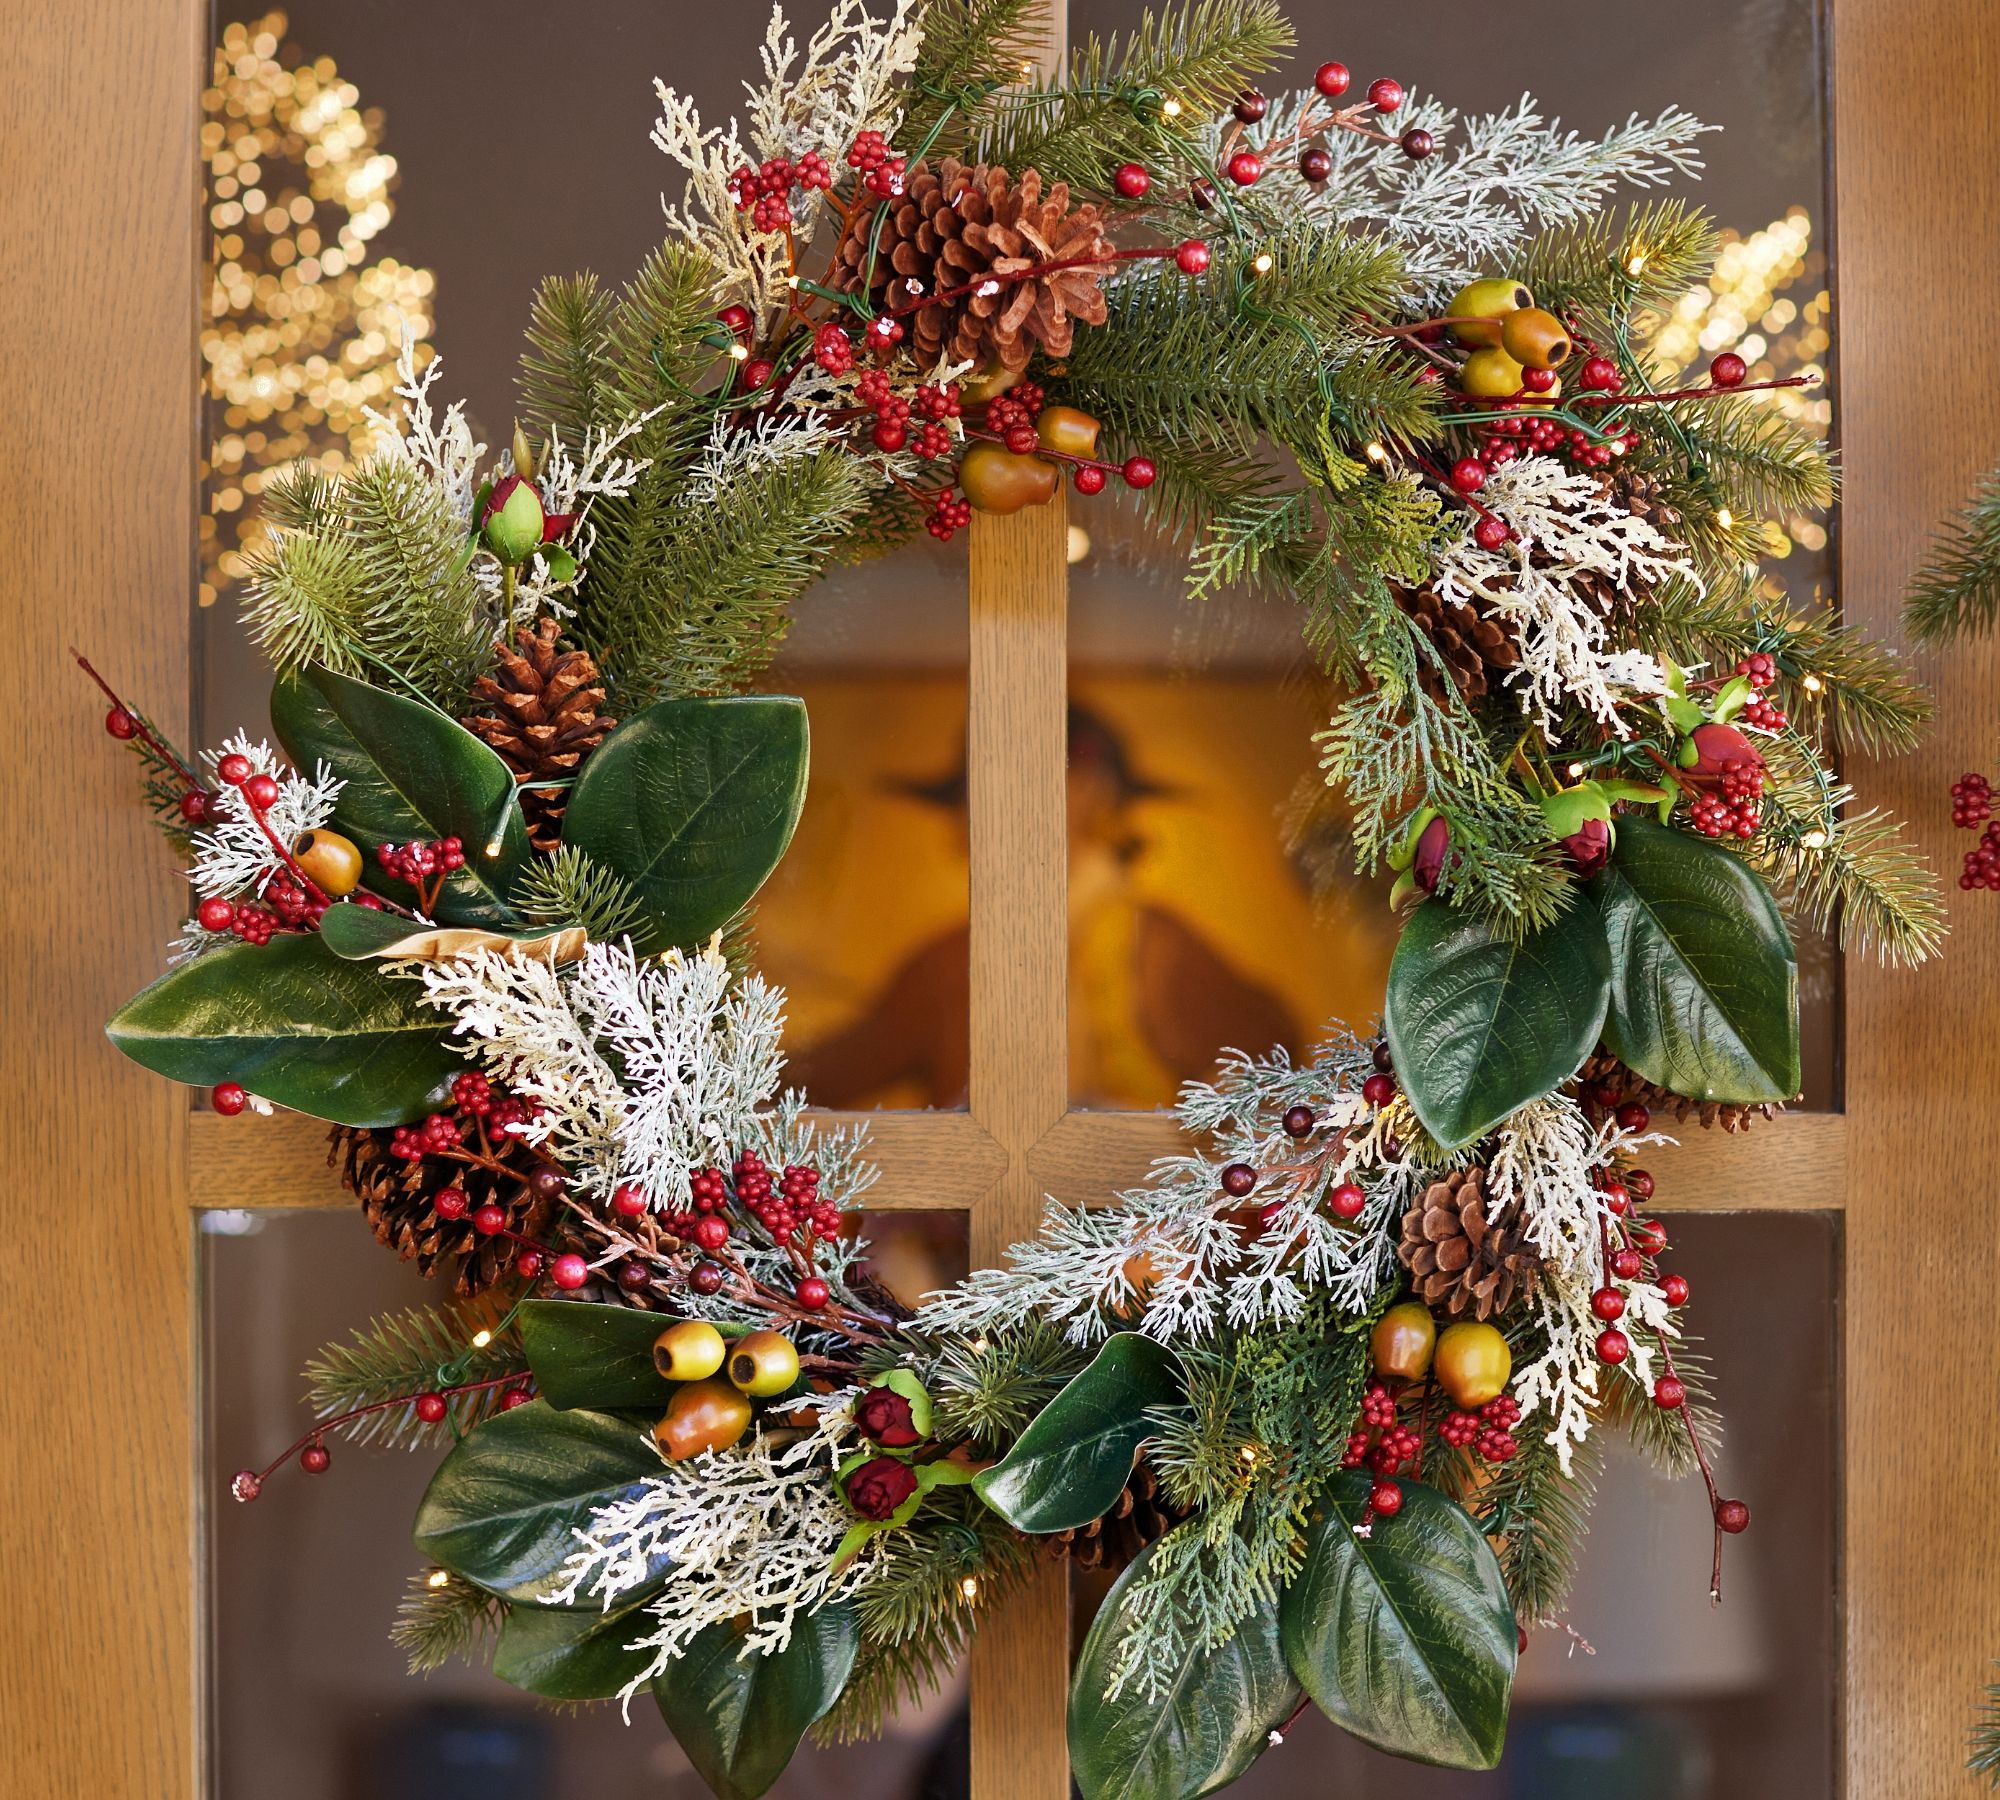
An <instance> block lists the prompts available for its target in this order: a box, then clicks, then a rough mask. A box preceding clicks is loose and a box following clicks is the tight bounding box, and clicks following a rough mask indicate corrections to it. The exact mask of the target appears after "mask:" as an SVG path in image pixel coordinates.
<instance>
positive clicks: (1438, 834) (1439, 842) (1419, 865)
mask: <svg viewBox="0 0 2000 1800" xmlns="http://www.w3.org/2000/svg"><path fill="white" fill-rule="evenodd" d="M1450 850H1451V824H1450V822H1449V821H1448V820H1447V819H1446V818H1445V817H1444V816H1443V814H1439V815H1438V817H1437V818H1435V819H1433V820H1432V821H1431V822H1430V823H1429V824H1428V825H1426V826H1425V827H1424V828H1423V831H1422V833H1421V834H1420V835H1419V836H1418V838H1417V854H1416V857H1415V858H1414V860H1413V861H1412V862H1411V864H1410V875H1411V878H1412V879H1413V880H1414V881H1415V882H1416V884H1417V886H1418V887H1420V888H1422V889H1423V891H1424V892H1425V893H1427V894H1434V893H1436V892H1437V884H1438V877H1439V876H1440V875H1442V874H1443V873H1444V859H1445V857H1446V856H1447V855H1448V854H1449V853H1450Z"/></svg>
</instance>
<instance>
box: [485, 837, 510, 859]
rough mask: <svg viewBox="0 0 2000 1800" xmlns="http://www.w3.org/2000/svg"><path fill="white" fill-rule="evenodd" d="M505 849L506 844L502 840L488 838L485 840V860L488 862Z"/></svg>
mask: <svg viewBox="0 0 2000 1800" xmlns="http://www.w3.org/2000/svg"><path fill="white" fill-rule="evenodd" d="M506 847H507V843H506V840H505V839H504V838H488V839H487V840H486V856H487V860H488V861H489V862H490V861H491V860H492V859H493V858H494V857H496V856H498V855H499V854H500V852H501V851H502V850H504V849H506Z"/></svg>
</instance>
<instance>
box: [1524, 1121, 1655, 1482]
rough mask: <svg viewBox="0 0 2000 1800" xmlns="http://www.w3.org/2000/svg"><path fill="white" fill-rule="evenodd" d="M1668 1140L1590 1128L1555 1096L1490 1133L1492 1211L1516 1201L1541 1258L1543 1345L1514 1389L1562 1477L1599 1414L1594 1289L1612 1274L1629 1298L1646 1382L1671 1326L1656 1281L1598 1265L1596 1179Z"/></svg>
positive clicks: (1600, 1225)
mask: <svg viewBox="0 0 2000 1800" xmlns="http://www.w3.org/2000/svg"><path fill="white" fill-rule="evenodd" d="M1670 1141H1671V1140H1669V1139H1668V1138H1666V1137H1664V1136H1663V1135H1661V1134H1660V1133H1657V1132H1651V1133H1646V1134H1644V1135H1640V1134H1635V1133H1632V1132H1628V1131H1624V1130H1622V1129H1620V1128H1619V1127H1618V1126H1617V1125H1616V1124H1615V1123H1613V1122H1609V1121H1607V1122H1606V1123H1605V1124H1604V1125H1602V1126H1597V1127H1593V1126H1592V1125H1591V1124H1590V1122H1589V1121H1588V1120H1587V1119H1586V1118H1585V1117H1584V1115H1583V1109H1582V1108H1581V1107H1580V1106H1578V1104H1577V1103H1576V1102H1575V1101H1574V1100H1573V1099H1570V1098H1569V1097H1568V1096H1566V1095H1560V1094H1552V1095H1546V1096H1544V1097H1543V1098H1542V1099H1539V1100H1532V1101H1530V1102H1529V1103H1528V1104H1527V1105H1526V1106H1524V1107H1522V1108H1521V1109H1520V1110H1519V1111H1518V1112H1515V1113H1512V1114H1510V1115H1509V1116H1508V1117H1507V1119H1506V1120H1504V1121H1503V1122H1502V1123H1501V1125H1500V1127H1499V1129H1498V1131H1497V1132H1496V1133H1495V1145H1494V1150H1493V1154H1492V1156H1491V1158H1490V1159H1489V1161H1488V1163H1487V1167H1486V1192H1487V1196H1488V1200H1487V1211H1488V1215H1489V1216H1490V1217H1497V1216H1498V1215H1499V1214H1500V1213H1501V1212H1503V1211H1506V1210H1509V1209H1511V1208H1513V1207H1515V1206H1518V1207H1519V1208H1520V1216H1521V1224H1522V1229H1523V1231H1524V1232H1525V1233H1526V1235H1527V1237H1528V1239H1529V1240H1530V1242H1532V1243H1533V1244H1534V1246H1535V1248H1536V1250H1537V1251H1539V1252H1540V1254H1541V1258H1542V1264H1541V1267H1540V1269H1539V1270H1538V1271H1537V1272H1536V1275H1535V1306H1536V1309H1537V1312H1538V1314H1539V1323H1540V1327H1541V1333H1542V1335H1543V1337H1544V1338H1545V1340H1546V1348H1545V1349H1544V1350H1543V1353H1542V1354H1541V1355H1540V1356H1538V1357H1536V1358H1535V1359H1534V1360H1533V1361H1532V1362H1530V1363H1528V1364H1527V1365H1526V1366H1525V1367H1523V1368H1521V1369H1519V1370H1517V1371H1516V1372H1515V1376H1514V1385H1513V1394H1514V1398H1515V1399H1516V1400H1517V1401H1518V1402H1519V1403H1520V1406H1521V1415H1522V1417H1523V1419H1524V1420H1526V1419H1533V1418H1535V1417H1536V1415H1538V1414H1539V1415H1540V1418H1541V1420H1542V1421H1543V1422H1544V1423H1545V1426H1546V1429H1545V1432H1544V1436H1545V1438H1546V1440H1547V1442H1548V1443H1549V1444H1551V1445H1552V1446H1553V1447H1554V1449H1555V1452H1556V1457H1557V1460H1558V1461H1559V1462H1560V1463H1561V1465H1562V1470H1563V1473H1564V1474H1565V1475H1567V1474H1568V1473H1569V1472H1570V1467H1571V1460H1572V1458H1573V1456H1574V1454H1575V1450H1576V1446H1577V1445H1578V1444H1579V1443H1581V1442H1582V1441H1583V1439H1584V1438H1585V1436H1586V1435H1588V1433H1589V1431H1590V1428H1591V1425H1592V1422H1593V1420H1594V1419H1595V1416H1596V1404H1597V1399H1598V1373H1599V1368H1600V1365H1599V1363H1598V1360H1597V1351H1596V1343H1597V1335H1598V1333H1599V1332H1600V1331H1602V1330H1603V1329H1604V1325H1603V1321H1602V1320H1600V1319H1599V1318H1598V1317H1597V1316H1596V1314H1594V1313H1593V1312H1592V1311H1591V1309H1590V1297H1591V1295H1592V1293H1593V1292H1595V1290H1596V1289H1597V1288H1598V1287H1599V1286H1600V1285H1603V1284H1605V1283H1606V1282H1608V1283H1609V1284H1610V1285H1611V1286H1613V1287H1616V1288H1617V1289H1618V1290H1619V1292H1620V1293H1622V1294H1623V1295H1624V1296H1625V1315H1624V1317H1623V1318H1622V1319H1621V1320H1620V1321H1619V1325H1620V1329H1621V1330H1623V1331H1624V1332H1625V1335H1626V1337H1627V1338H1628V1339H1629V1340H1630V1342H1631V1346H1632V1357H1631V1363H1630V1367H1631V1370H1632V1373H1633V1375H1634V1376H1635V1377H1636V1379H1637V1380H1638V1381H1639V1382H1640V1383H1641V1384H1642V1385H1643V1386H1646V1387H1650V1386H1651V1385H1652V1380H1653V1361H1654V1357H1655V1354H1656V1346H1657V1344H1658V1341H1659V1339H1660V1338H1661V1337H1662V1336H1672V1335H1674V1333H1675V1331H1676V1329H1677V1328H1676V1326H1675V1325H1674V1322H1673V1311H1672V1308H1670V1307H1669V1306H1668V1305H1667V1303H1666V1298H1665V1296H1664V1295H1663V1294H1662V1293H1661V1292H1660V1290H1659V1289H1658V1288H1657V1287H1655V1286H1653V1285H1652V1284H1651V1283H1649V1282H1645V1281H1620V1280H1618V1279H1617V1278H1615V1277H1613V1276H1611V1275H1610V1274H1609V1273H1608V1272H1607V1271H1606V1270H1605V1269H1604V1267H1603V1243H1604V1234H1605V1233H1606V1232H1607V1231H1608V1230H1609V1229H1610V1228H1611V1227H1612V1225H1613V1224H1614V1222H1615V1221H1614V1218H1613V1215H1612V1214H1611V1212H1610V1211H1609V1209H1608V1208H1607V1207H1606V1206H1605V1204H1604V1194H1603V1191H1602V1189H1600V1188H1599V1187H1598V1186H1597V1185H1596V1178H1597V1176H1598V1175H1599V1174H1600V1172H1601V1171H1603V1170H1605V1169H1607V1168H1609V1167H1610V1166H1611V1164H1612V1162H1613V1160H1614V1158H1616V1157H1619V1156H1624V1155H1629V1154H1631V1153H1632V1152H1633V1151H1635V1150H1637V1149H1638V1148H1639V1147H1640V1146H1641V1145H1643V1144H1658V1143H1667V1142H1670Z"/></svg>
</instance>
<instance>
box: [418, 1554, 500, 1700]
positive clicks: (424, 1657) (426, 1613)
mask: <svg viewBox="0 0 2000 1800" xmlns="http://www.w3.org/2000/svg"><path fill="white" fill-rule="evenodd" d="M439 1576H443V1577H444V1579H443V1580H442V1581H440V1580H438V1579H437V1577H439ZM506 1617H507V1603H506V1602H505V1601H504V1600H502V1599H500V1597H499V1596H498V1595H496V1594H489V1593H488V1592H487V1591H486V1590H485V1589H484V1588H478V1587H474V1586H473V1585H472V1583H471V1582H469V1581H466V1580H464V1579H462V1578H461V1577H459V1576H457V1575H453V1574H450V1573H449V1572H448V1571H446V1570H443V1569H435V1568H432V1569H419V1570H418V1571H417V1572H416V1573H415V1574H413V1575H412V1576H411V1577H410V1581H409V1586H408V1587H407V1588H406V1589H405V1591H404V1594H403V1598H402V1600H401V1601H400V1602H399V1603H398V1605H397V1607H396V1622H395V1624H394V1625H392V1626H391V1627H390V1628H389V1641H390V1642H391V1643H392V1644H394V1645H395V1646H396V1647H397V1648H398V1649H399V1650H402V1651H404V1652H405V1653H406V1654H407V1655H408V1657H409V1659H410V1673H411V1674H412V1675H428V1674H430V1673H431V1672H432V1671H433V1670H436V1669H441V1668H443V1667H444V1665H445V1664H446V1663H448V1662H452V1661H454V1660H458V1661H464V1662H468V1663H473V1664H475V1665H476V1664H478V1663H480V1662H482V1661H484V1660H485V1658H486V1657H488V1656H490V1655H491V1654H492V1646H493V1642H494V1641H495V1640H497V1639H498V1637H499V1634H500V1627H501V1625H502V1623H503V1622H504V1621H505V1619H506Z"/></svg>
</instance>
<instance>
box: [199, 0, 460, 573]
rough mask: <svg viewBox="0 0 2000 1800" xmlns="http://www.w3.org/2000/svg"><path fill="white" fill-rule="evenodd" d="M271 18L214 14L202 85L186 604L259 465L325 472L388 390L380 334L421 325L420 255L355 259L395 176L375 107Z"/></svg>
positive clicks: (261, 483) (224, 566)
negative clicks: (200, 259) (201, 425)
mask: <svg viewBox="0 0 2000 1800" xmlns="http://www.w3.org/2000/svg"><path fill="white" fill-rule="evenodd" d="M285 31H286V19H285V15H284V14H283V13H281V12H272V13H267V14H265V15H264V17H263V18H261V19H259V20H257V21H256V22H255V23H254V24H247V25H226V26H224V27H223V30H222V37H221V41H220V43H218V44H217V46H216V50H215V62H214V67H213V70H212V73H211V85H210V86H209V87H208V89H207V90H206V91H205V92H204V93H203V95H202V128H201V153H202V160H203V162H204V163H205V164H206V166H207V174H208V219H209V226H210V233H209V273H210V282H209V289H208V302H207V313H206V316H205V318H204V320H203V326H202V334H201V349H202V358H203V361H204V363H205V365H206V370H205V378H206V381H207V386H208V397H209V405H208V431H207V437H206V440H205V442H204V444H203V454H204V461H203V465H202V480H203V487H204V493H205V495H206V509H205V515H204V517H203V519H202V522H201V543H202V584H201V603H202V605H204V606H211V605H213V604H214V603H215V600H216V598H217V597H218V595H219V594H221V593H222V592H223V591H224V590H226V589H227V588H228V587H229V586H230V584H231V583H232V582H234V581H235V580H237V579H238V578H239V577H240V576H241V575H242V573H243V569H244V565H245V553H246V552H247V551H249V550H251V549H253V548H254V546H255V543H256V540H257V537H258V535H259V533H260V531H261V525H260V523H259V520H258V509H257V496H258V495H259V494H260V493H261V492H262V491H263V489H264V488H265V486H266V485H267V484H268V483H269V482H270V481H271V479H272V478H273V476H275V475H276V474H277V473H278V472H279V471H280V470H282V469H284V468H285V467H287V466H288V465H290V464H292V463H294V462H297V461H298V460H299V459H300V458H302V457H308V456H311V457H316V458H317V459H318V460H319V461H320V462H321V464H322V465H323V466H324V467H326V468H327V469H329V470H335V469H339V468H341V467H343V466H344V465H345V464H346V463H348V462H349V461H351V460H352V459H353V458H355V457H357V456H359V455H361V454H362V453H363V452H365V450H366V449H367V447H368V441H369V438H370V436H371V435H372V428H371V426H370V425H369V422H368V419H367V417H366V413H365V409H366V408H368V407H371V406H373V407H375V408H377V409H378V410H380V409H382V408H384V407H385V406H386V404H387V402H388V400H389V398H390V395H391V391H392V389H393V388H394V386H395V380H396V372H395V362H396V356H395V346H396V344H397V342H398V341H399V338H398V334H399V333H407V334H408V335H409V336H411V337H413V338H415V339H417V340H419V341H421V340H424V339H426V338H428V337H429V335H430V331H431V299H432V287H433V280H432V276H431V273H430V271H429V270H427V269H413V268H410V267H407V266H406V265H404V264H402V263H399V262H397V261H396V260H395V259H394V258H391V257H381V258H378V259H375V260H372V261H371V260H370V257H371V251H370V244H371V242H372V240H373V239H374V238H375V237H376V236H377V235H378V234H379V233H380V232H381V230H382V228H383V227H384V226H385V225H387V224H388V222H389V217H390V214H391V212H392V210H393V208H392V205H391V202H390V199H389V195H390V192H391V190H392V189H393V187H394V186H395V180H396V159H395V158H394V157H392V156H385V155H384V154H383V153H382V151H381V149H380V148H379V145H380V142H381V135H382V116H381V114H380V112H377V111H370V112H363V111H362V110H360V96H359V94H358V93H357V92H356V90H355V88H354V85H353V83H352V82H348V81H343V80H342V79H341V78H340V74H339V72H338V70H337V69H336V68H335V67H334V63H333V59H332V58H331V57H326V56H321V57H309V56H307V55H306V54H305V52H304V51H302V50H300V49H299V48H298V47H297V46H296V45H293V44H288V43H286V42H285V41H284V39H285Z"/></svg>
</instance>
